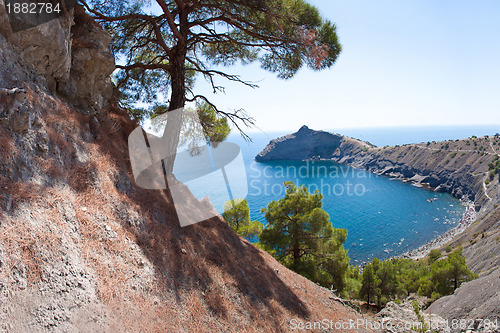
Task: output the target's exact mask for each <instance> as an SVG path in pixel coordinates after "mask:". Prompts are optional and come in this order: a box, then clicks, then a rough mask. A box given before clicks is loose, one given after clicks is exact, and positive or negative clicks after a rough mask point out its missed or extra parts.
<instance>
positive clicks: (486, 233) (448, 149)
mask: <svg viewBox="0 0 500 333" xmlns="http://www.w3.org/2000/svg"><path fill="white" fill-rule="evenodd" d="M499 152H500V136H498V135H496V136H493V137H487V136H486V137H471V138H468V139H463V140H448V141H443V142H424V143H416V144H406V145H401V146H393V147H389V146H385V147H376V146H374V145H372V144H370V143H367V142H364V141H361V140H357V139H353V138H349V137H345V136H342V135H340V134H333V133H328V132H325V131H315V130H312V129H309V128H308V127H307V126H302V127H301V128H300V130H299V131H298V132H296V133H293V134H289V135H286V136H283V137H280V138H277V139H275V140H272V141H271V142H269V144H268V145H267V146H266V147H265V149H264V150H263V151H262V152H260V153H259V154H258V155H257V156H256V157H255V160H256V161H258V162H264V161H276V160H314V159H322V160H332V161H335V162H338V163H343V164H346V165H350V166H352V167H355V168H361V169H365V170H368V171H370V172H372V173H375V174H378V175H383V176H387V177H391V178H396V179H399V180H401V181H405V182H408V183H412V184H414V185H417V186H422V187H426V188H429V189H431V190H434V191H440V192H448V193H450V194H451V195H453V196H455V197H457V198H459V199H465V200H470V201H471V202H473V203H474V205H475V209H476V210H477V221H476V222H475V223H474V224H473V225H471V226H470V227H469V228H468V229H467V230H466V231H464V232H462V233H460V234H458V235H456V236H455V237H454V239H453V240H451V242H450V243H449V244H448V245H450V246H452V247H459V246H462V247H463V248H464V251H463V253H464V256H465V258H466V262H467V265H468V267H469V268H470V269H471V270H472V271H474V272H475V273H477V274H479V275H480V278H479V279H478V280H477V281H472V282H469V283H466V284H465V285H464V286H462V287H460V288H459V289H457V292H456V293H455V295H453V296H448V297H447V298H444V299H443V300H439V301H437V302H436V306H434V307H433V309H436V313H437V314H439V315H441V316H443V317H444V318H447V319H450V320H452V319H466V318H469V319H470V318H471V312H468V311H465V310H464V309H465V308H464V309H462V310H457V311H452V308H453V307H454V306H455V305H456V304H461V303H464V304H465V303H467V304H468V305H467V307H466V308H467V309H472V308H474V309H475V310H474V312H473V313H478V314H490V315H492V316H493V319H494V318H498V313H497V312H495V311H493V312H492V311H490V310H491V309H492V308H494V307H496V309H498V308H500V300H499V298H498V296H497V291H498V288H499V287H500V286H499V284H498V283H499V281H500V280H499V279H498V278H495V277H498V274H499V270H500V268H498V267H500V256H499V255H498V254H499V253H500V209H499V208H498V207H499V204H500V184H499V175H498V172H495V170H498V167H499V165H500V162H499V159H498V153H499ZM462 290H463V291H462ZM466 291H473V292H474V295H476V296H477V297H474V299H470V297H468V296H466V295H468V292H466ZM493 291H494V292H493ZM433 313H434V310H433ZM495 316H496V317H495Z"/></svg>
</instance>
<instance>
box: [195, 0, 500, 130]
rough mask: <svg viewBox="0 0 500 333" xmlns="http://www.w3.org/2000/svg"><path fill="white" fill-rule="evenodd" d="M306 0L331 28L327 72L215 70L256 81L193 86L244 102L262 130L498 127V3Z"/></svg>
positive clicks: (227, 104)
mask: <svg viewBox="0 0 500 333" xmlns="http://www.w3.org/2000/svg"><path fill="white" fill-rule="evenodd" d="M309 2H310V3H312V4H313V5H315V6H316V7H318V9H319V10H320V12H321V14H322V16H323V17H325V18H327V19H329V20H331V21H332V22H334V23H335V24H336V25H337V32H338V35H339V39H340V42H341V44H342V47H343V52H342V54H341V55H340V57H339V58H338V60H337V62H336V64H335V65H334V66H333V67H332V68H331V69H327V70H324V71H320V72H317V71H312V70H310V69H307V68H304V69H301V70H300V72H299V73H298V74H297V75H296V76H295V77H293V78H292V79H290V80H286V81H284V80H280V79H278V78H276V77H275V76H274V75H273V74H272V73H269V72H266V71H264V70H262V69H261V68H260V66H259V64H258V63H255V64H252V65H248V66H240V65H238V66H234V67H229V68H225V71H227V72H230V73H234V74H239V75H241V77H242V78H243V79H245V80H248V81H252V82H254V83H256V84H258V85H259V86H260V87H259V88H257V89H252V88H249V87H246V86H243V85H240V84H236V83H231V82H227V81H225V80H224V79H220V80H218V81H217V83H219V84H221V85H224V86H225V87H226V93H225V94H220V93H219V94H217V95H215V96H214V95H211V89H210V87H209V85H208V83H206V82H204V81H203V79H202V78H199V79H198V82H197V84H196V92H197V93H202V94H206V95H207V96H209V97H210V98H211V100H212V101H214V102H215V103H216V104H217V105H218V106H219V107H220V108H222V109H225V110H234V109H239V108H244V109H245V110H246V111H247V112H248V113H249V114H250V115H251V116H252V117H253V118H255V120H256V125H257V127H256V128H254V129H253V130H259V131H260V130H262V131H265V132H273V131H285V132H288V131H292V130H293V131H295V130H297V129H298V128H300V127H301V126H302V125H304V124H305V125H307V126H309V127H310V128H313V129H342V128H371V127H374V128H375V127H401V126H448V125H450V126H453V125H479V124H489V125H492V124H500V35H499V33H500V20H499V19H498V17H500V1H496V0H490V1H488V0H478V1H462V0H453V1H451V0H439V1H435V0H405V1H397V0H391V1H389V0H364V1H361V0H348V1H346V0H310V1H309ZM499 128H500V126H499ZM250 131H252V130H250Z"/></svg>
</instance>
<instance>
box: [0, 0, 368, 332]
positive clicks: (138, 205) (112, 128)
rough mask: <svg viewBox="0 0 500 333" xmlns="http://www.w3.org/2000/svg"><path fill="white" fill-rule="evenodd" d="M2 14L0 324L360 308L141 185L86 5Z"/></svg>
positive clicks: (264, 321)
mask: <svg viewBox="0 0 500 333" xmlns="http://www.w3.org/2000/svg"><path fill="white" fill-rule="evenodd" d="M5 19H6V18H5V15H4V10H3V2H1V0H0V64H1V66H0V330H1V331H8V332H11V331H12V332H139V331H140V332H195V331H196V332H218V331H228V332H235V331H246V332H277V331H290V330H291V326H290V321H291V320H292V319H293V320H296V321H297V323H304V322H305V321H319V320H322V319H324V318H328V319H329V320H332V321H346V320H349V319H352V320H357V319H359V318H361V316H360V315H359V314H358V313H357V312H355V311H354V310H352V309H351V308H349V307H346V306H344V305H343V304H342V303H341V302H339V301H338V299H337V298H336V297H335V296H334V295H333V293H332V292H331V291H329V290H327V289H324V288H321V287H318V286H317V285H315V284H314V283H312V282H310V281H308V280H307V279H305V278H303V277H301V276H299V275H297V274H295V273H293V272H291V271H290V270H288V269H286V268H285V267H283V266H282V265H280V264H279V263H278V262H277V261H275V260H274V259H273V258H272V257H271V256H270V255H268V254H267V253H265V252H263V251H260V250H258V249H256V248H255V247H254V246H253V245H252V244H250V243H248V242H247V241H245V240H243V239H241V238H240V237H238V236H237V235H236V234H235V233H234V232H233V231H232V230H231V228H230V227H229V226H228V225H227V224H226V223H225V222H224V221H223V220H222V219H221V218H220V217H214V218H212V219H210V220H207V221H204V222H202V223H198V224H196V225H192V226H189V227H185V228H181V227H180V226H179V222H178V219H177V215H176V212H175V209H174V206H173V203H172V199H171V197H170V196H169V194H168V192H165V191H149V190H143V189H140V188H138V187H136V186H135V184H134V180H133V176H132V172H131V168H130V165H129V162H128V161H129V157H128V149H127V137H128V134H129V133H130V132H131V131H132V130H133V129H134V128H135V127H136V126H137V124H136V123H134V122H132V121H131V120H130V119H129V117H128V115H127V114H126V112H125V111H124V110H121V109H120V108H118V107H116V105H115V104H114V103H113V98H111V99H110V97H111V93H112V90H113V87H112V85H111V83H110V79H109V74H110V73H111V72H112V70H113V69H114V65H112V61H113V59H112V55H111V53H110V51H109V45H108V43H109V36H108V35H107V34H106V33H105V32H104V31H103V30H102V29H100V28H99V26H98V25H96V24H95V23H94V22H92V21H91V20H89V17H88V16H86V15H85V13H84V12H83V11H82V10H81V8H78V7H76V8H75V11H74V16H73V14H72V15H71V17H61V18H59V19H56V20H55V21H51V22H48V23H46V24H44V25H41V26H38V27H34V28H32V29H30V30H25V31H21V32H18V33H16V34H14V33H12V31H9V26H8V25H7V24H6V21H5ZM73 23H74V24H73ZM191 200H193V201H194V200H195V199H194V198H191ZM193 209H196V207H195V205H193ZM351 331H354V330H351Z"/></svg>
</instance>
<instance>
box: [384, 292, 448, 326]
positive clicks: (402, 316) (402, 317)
mask: <svg viewBox="0 0 500 333" xmlns="http://www.w3.org/2000/svg"><path fill="white" fill-rule="evenodd" d="M413 302H416V304H417V305H418V314H419V315H420V316H421V317H420V318H419V317H418V316H417V312H415V309H414V308H413ZM424 302H425V300H424V298H422V297H408V298H407V299H405V300H404V301H403V303H402V304H396V303H394V302H389V303H387V304H386V306H385V307H384V308H383V309H382V310H381V311H380V312H379V313H378V314H377V316H376V318H377V319H378V320H379V322H380V323H381V325H382V326H383V327H382V329H380V330H379V332H380V333H392V332H398V333H413V332H435V333H450V332H451V330H450V328H449V325H448V323H447V322H446V320H445V319H444V318H442V317H440V316H438V315H436V314H429V313H423V312H422V311H421V310H422V308H423V305H424Z"/></svg>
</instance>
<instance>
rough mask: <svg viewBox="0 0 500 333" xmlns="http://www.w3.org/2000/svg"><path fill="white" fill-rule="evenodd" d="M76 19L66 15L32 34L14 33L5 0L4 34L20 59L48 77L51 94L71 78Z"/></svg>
mask: <svg viewBox="0 0 500 333" xmlns="http://www.w3.org/2000/svg"><path fill="white" fill-rule="evenodd" d="M72 25H73V18H72V16H66V15H63V16H61V17H59V18H57V19H55V20H51V21H49V22H47V23H44V24H41V25H39V26H36V27H34V28H32V29H29V30H23V31H20V32H17V33H13V32H12V29H11V26H10V23H9V18H8V16H7V12H6V9H5V4H4V0H0V34H1V35H3V36H4V37H5V38H6V39H7V41H8V42H9V43H10V44H12V45H14V46H15V47H16V48H17V51H18V52H19V59H22V60H23V61H25V62H26V63H27V64H29V65H31V66H32V67H33V68H34V70H35V72H36V73H38V74H40V75H42V76H43V77H45V79H46V81H47V84H48V87H49V89H50V90H51V91H56V90H57V87H58V85H59V84H61V83H62V82H66V81H67V80H68V78H69V72H70V67H71V26H72Z"/></svg>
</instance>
